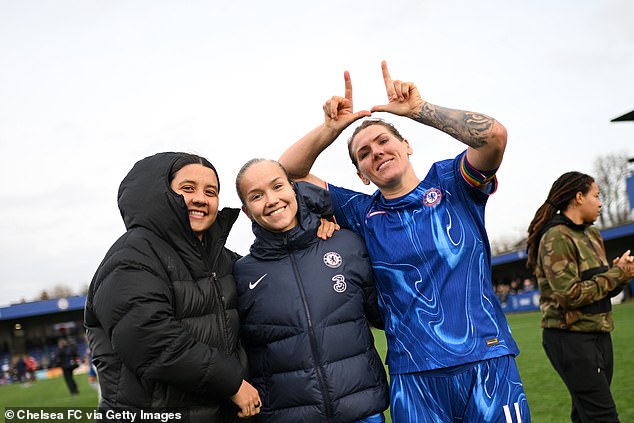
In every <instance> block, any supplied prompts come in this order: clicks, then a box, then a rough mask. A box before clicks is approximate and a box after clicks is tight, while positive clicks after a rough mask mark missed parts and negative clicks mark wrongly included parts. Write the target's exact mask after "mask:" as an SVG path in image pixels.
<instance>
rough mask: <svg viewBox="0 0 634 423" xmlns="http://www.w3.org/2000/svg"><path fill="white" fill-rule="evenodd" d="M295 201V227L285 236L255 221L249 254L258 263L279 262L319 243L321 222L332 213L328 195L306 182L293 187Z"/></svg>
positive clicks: (283, 233)
mask: <svg viewBox="0 0 634 423" xmlns="http://www.w3.org/2000/svg"><path fill="white" fill-rule="evenodd" d="M293 188H294V189H295V197H296V198H297V221H298V225H297V226H296V227H294V228H293V229H291V230H289V231H286V232H271V231H269V230H267V229H264V228H263V227H261V226H260V225H258V224H257V223H256V222H255V221H253V222H252V224H251V229H252V230H253V234H254V235H255V241H254V242H253V244H252V245H251V248H250V250H249V251H250V253H251V255H252V256H253V257H255V258H256V259H259V260H279V259H281V258H283V257H286V256H287V255H288V252H289V250H300V249H303V248H306V247H307V246H309V245H310V244H313V243H315V242H318V241H319V239H318V238H317V228H319V225H321V220H320V219H321V218H322V217H324V218H329V217H331V216H332V214H333V212H334V207H333V205H332V199H331V197H330V193H329V192H328V191H326V190H325V189H323V188H319V187H317V186H315V185H312V184H309V183H307V182H297V183H295V182H294V183H293Z"/></svg>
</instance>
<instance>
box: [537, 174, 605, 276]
mask: <svg viewBox="0 0 634 423" xmlns="http://www.w3.org/2000/svg"><path fill="white" fill-rule="evenodd" d="M593 182H594V179H593V178H592V177H591V176H589V175H586V174H584V173H580V172H567V173H564V174H563V175H561V176H560V177H559V178H558V179H557V180H556V181H555V182H554V183H553V185H552V187H551V188H550V192H549V193H548V197H547V198H546V201H545V202H544V204H542V205H541V206H540V207H539V208H538V209H537V212H536V213H535V217H533V221H532V222H531V224H530V225H528V239H527V240H526V253H527V255H528V259H527V261H526V267H528V269H529V270H531V271H534V270H535V265H536V264H537V253H538V252H539V251H538V250H539V241H540V240H541V237H542V235H543V234H544V229H545V227H546V224H548V222H550V220H551V219H552V218H553V217H555V215H557V213H559V212H563V211H565V210H566V209H567V208H568V204H570V201H572V200H573V199H574V198H575V196H576V195H577V193H578V192H581V193H582V194H584V195H585V194H587V193H588V191H590V187H591V186H592V183H593Z"/></svg>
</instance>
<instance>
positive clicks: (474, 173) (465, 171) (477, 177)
mask: <svg viewBox="0 0 634 423" xmlns="http://www.w3.org/2000/svg"><path fill="white" fill-rule="evenodd" d="M495 172H497V169H493V170H478V169H476V168H475V167H473V166H472V165H471V163H469V161H468V160H467V155H466V154H465V155H464V156H462V159H461V160H460V173H462V177H463V178H464V180H465V181H467V183H468V184H469V185H471V186H472V187H474V188H479V187H481V186H482V185H486V184H488V183H489V182H491V181H493V180H494V179H495Z"/></svg>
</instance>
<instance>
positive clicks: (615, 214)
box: [593, 152, 632, 228]
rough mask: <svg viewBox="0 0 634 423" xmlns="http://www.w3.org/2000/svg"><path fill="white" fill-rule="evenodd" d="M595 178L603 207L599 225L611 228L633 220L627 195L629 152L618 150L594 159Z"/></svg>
mask: <svg viewBox="0 0 634 423" xmlns="http://www.w3.org/2000/svg"><path fill="white" fill-rule="evenodd" d="M593 176H594V179H595V181H596V182H597V184H598V185H599V189H600V190H601V201H602V202H603V207H602V209H601V216H600V217H599V222H598V226H600V227H602V228H609V227H612V226H617V225H622V224H624V223H627V222H629V221H631V220H632V210H631V208H630V203H629V200H628V197H627V187H626V183H625V181H626V179H627V176H628V162H627V154H625V152H617V153H611V154H606V155H605V156H599V157H597V158H596V159H595V161H594V175H593Z"/></svg>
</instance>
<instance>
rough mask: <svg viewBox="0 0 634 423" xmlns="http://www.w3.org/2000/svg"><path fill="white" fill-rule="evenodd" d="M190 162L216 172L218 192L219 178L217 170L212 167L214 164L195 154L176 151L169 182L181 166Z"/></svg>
mask: <svg viewBox="0 0 634 423" xmlns="http://www.w3.org/2000/svg"><path fill="white" fill-rule="evenodd" d="M190 164H199V165H203V166H205V167H208V168H209V169H211V170H213V171H214V173H215V174H216V179H217V180H218V192H220V178H219V177H218V171H216V168H215V167H214V165H212V164H211V162H210V161H209V160H207V159H206V158H204V157H201V156H199V155H197V154H191V153H178V158H177V159H176V161H175V162H174V164H173V165H172V169H170V173H169V182H170V183H171V182H172V181H173V180H174V177H175V176H176V173H178V171H179V170H181V169H182V168H184V167H185V166H187V165H190Z"/></svg>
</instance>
